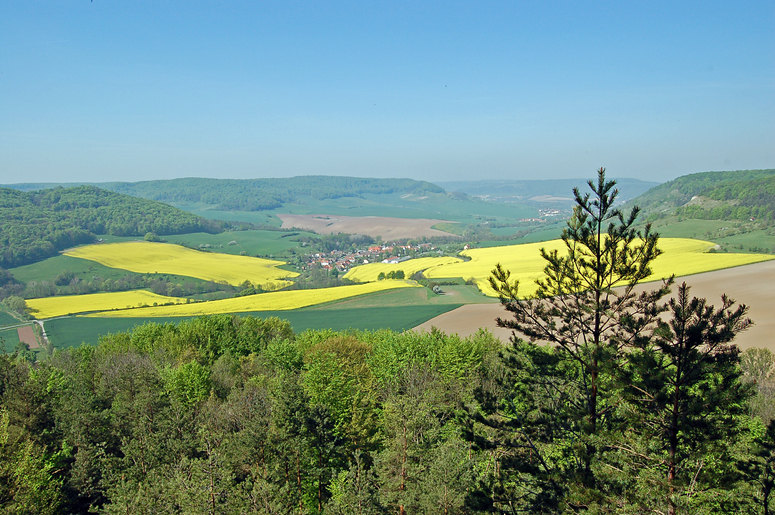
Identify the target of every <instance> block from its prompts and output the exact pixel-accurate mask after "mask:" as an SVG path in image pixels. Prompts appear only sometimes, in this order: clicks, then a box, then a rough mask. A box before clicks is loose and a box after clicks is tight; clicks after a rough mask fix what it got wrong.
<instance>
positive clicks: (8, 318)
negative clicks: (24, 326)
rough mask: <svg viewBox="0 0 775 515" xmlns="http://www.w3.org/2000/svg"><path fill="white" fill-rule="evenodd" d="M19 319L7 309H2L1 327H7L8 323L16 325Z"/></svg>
mask: <svg viewBox="0 0 775 515" xmlns="http://www.w3.org/2000/svg"><path fill="white" fill-rule="evenodd" d="M18 323H19V321H18V320H16V319H15V318H14V317H12V316H11V315H9V314H8V313H6V312H5V311H0V327H5V326H7V325H16V324H18Z"/></svg>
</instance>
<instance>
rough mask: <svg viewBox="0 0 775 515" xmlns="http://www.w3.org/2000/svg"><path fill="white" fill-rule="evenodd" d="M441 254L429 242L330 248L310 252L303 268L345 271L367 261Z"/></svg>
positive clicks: (375, 261) (378, 261) (382, 261)
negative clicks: (345, 248) (324, 250)
mask: <svg viewBox="0 0 775 515" xmlns="http://www.w3.org/2000/svg"><path fill="white" fill-rule="evenodd" d="M429 253H434V254H441V253H442V251H441V250H440V249H438V248H437V247H436V246H434V245H432V244H430V243H419V244H403V245H401V244H391V243H385V244H381V245H380V244H374V245H370V246H369V247H366V248H363V249H355V250H349V249H348V250H332V251H330V252H316V253H314V254H310V255H309V257H308V260H307V262H306V264H305V265H304V269H306V270H310V269H312V268H315V267H319V268H322V269H324V270H328V271H332V272H333V271H334V270H336V271H337V272H340V273H346V272H347V271H349V270H350V268H352V267H354V266H358V265H366V264H369V263H401V262H403V261H407V260H409V259H412V258H415V257H420V256H424V255H428V254H429Z"/></svg>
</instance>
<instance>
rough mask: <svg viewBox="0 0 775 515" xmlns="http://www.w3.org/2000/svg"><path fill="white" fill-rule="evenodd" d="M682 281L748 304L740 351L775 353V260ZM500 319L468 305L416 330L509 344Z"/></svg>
mask: <svg viewBox="0 0 775 515" xmlns="http://www.w3.org/2000/svg"><path fill="white" fill-rule="evenodd" d="M683 281H686V284H688V285H689V286H691V287H692V288H691V290H690V294H691V295H692V296H695V297H704V298H706V299H708V302H709V303H711V304H713V305H714V306H719V305H720V304H721V295H722V294H724V293H726V294H727V295H728V296H729V297H731V298H732V299H734V300H735V301H737V302H738V303H743V304H747V305H748V306H749V307H750V311H749V313H748V316H749V317H750V318H751V319H752V320H753V321H754V325H753V327H751V328H749V329H747V330H746V331H743V332H742V333H740V334H739V335H738V336H737V338H736V339H735V342H736V343H737V344H738V345H739V346H740V347H741V348H748V347H766V348H768V349H770V350H772V351H774V352H775V260H774V261H765V262H762V263H755V264H752V265H745V266H739V267H735V268H727V269H725V270H716V271H714V272H705V273H702V274H695V275H691V276H687V277H684V278H677V279H676V283H677V284H680V283H681V282H683ZM673 290H674V291H675V290H676V288H675V287H674V288H673ZM499 316H500V317H504V318H505V317H507V316H508V313H507V312H506V311H505V310H504V309H503V308H502V307H501V305H500V304H468V305H465V306H461V307H459V308H457V309H455V310H452V311H449V312H447V313H444V314H442V315H439V316H437V317H435V318H432V319H430V320H428V321H427V322H425V323H423V324H420V325H419V326H417V327H415V328H414V329H415V330H417V331H429V330H430V328H431V327H437V328H439V329H440V330H442V331H444V332H446V333H458V334H460V335H461V336H468V335H470V334H473V333H475V332H476V331H477V330H478V329H479V328H480V327H483V328H486V329H488V330H489V331H491V332H492V333H493V334H495V335H496V336H497V337H498V338H500V339H502V340H507V339H508V338H509V336H510V334H511V331H507V330H505V329H502V328H499V327H497V326H496V325H495V318H496V317H499Z"/></svg>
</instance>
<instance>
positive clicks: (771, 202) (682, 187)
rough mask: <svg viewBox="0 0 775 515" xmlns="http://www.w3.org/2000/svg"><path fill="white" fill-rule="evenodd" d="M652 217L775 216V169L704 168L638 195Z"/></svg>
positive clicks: (770, 219)
mask: <svg viewBox="0 0 775 515" xmlns="http://www.w3.org/2000/svg"><path fill="white" fill-rule="evenodd" d="M632 204H634V205H638V206H640V207H641V208H642V209H643V210H644V213H646V214H647V215H650V216H652V217H658V216H666V215H671V214H678V215H681V216H684V217H687V218H696V219H703V220H719V219H730V220H734V219H738V220H746V219H750V218H756V219H762V220H766V221H769V222H772V221H773V220H775V170H742V171H736V172H703V173H694V174H689V175H684V176H681V177H679V178H677V179H674V180H672V181H670V182H666V183H665V184H661V185H659V186H657V187H655V188H652V189H651V190H649V191H648V192H647V193H645V194H643V195H641V196H640V197H638V198H636V199H634V200H633V201H632Z"/></svg>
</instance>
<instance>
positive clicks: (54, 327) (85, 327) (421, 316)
mask: <svg viewBox="0 0 775 515" xmlns="http://www.w3.org/2000/svg"><path fill="white" fill-rule="evenodd" d="M459 306H460V304H429V305H425V306H417V305H410V306H387V307H362V308H339V309H337V308H334V307H329V308H327V309H299V310H295V311H260V312H254V313H240V316H245V315H252V316H259V317H264V318H265V317H270V316H276V317H279V318H282V319H284V320H288V321H289V322H290V323H291V326H292V327H293V330H294V331H296V332H301V331H304V330H307V329H324V328H331V329H334V330H344V329H368V330H374V329H392V330H394V331H405V330H407V329H411V328H412V327H415V326H417V325H420V324H421V323H423V322H425V321H426V320H429V319H431V318H433V317H435V316H437V315H440V314H442V313H446V312H447V311H450V310H452V309H455V308H457V307H459ZM187 318H190V317H168V318H83V317H68V318H58V319H55V320H49V321H47V322H46V334H47V335H48V337H49V341H50V342H51V343H52V344H53V346H54V347H55V348H58V349H61V348H65V347H72V346H78V345H80V344H82V343H86V344H89V345H93V344H96V343H97V342H98V341H99V337H100V336H101V335H104V334H108V333H117V332H122V331H127V330H129V329H131V328H133V327H135V326H138V325H141V324H145V323H148V322H155V323H167V322H172V323H177V322H180V321H181V320H185V319H187ZM15 334H16V333H15V329H14V335H15ZM16 343H18V339H17V340H16V341H15V342H14V343H13V345H15V344H16ZM13 345H12V346H11V348H13Z"/></svg>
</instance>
